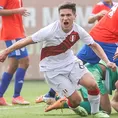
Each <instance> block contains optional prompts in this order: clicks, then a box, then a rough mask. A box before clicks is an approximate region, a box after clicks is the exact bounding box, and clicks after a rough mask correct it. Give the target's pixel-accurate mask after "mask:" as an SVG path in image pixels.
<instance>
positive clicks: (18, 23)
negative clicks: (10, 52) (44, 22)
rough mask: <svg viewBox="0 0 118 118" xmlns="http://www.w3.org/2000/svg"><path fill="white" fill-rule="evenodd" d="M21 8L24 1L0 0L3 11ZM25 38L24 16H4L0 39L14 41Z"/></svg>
mask: <svg viewBox="0 0 118 118" xmlns="http://www.w3.org/2000/svg"><path fill="white" fill-rule="evenodd" d="M20 7H22V0H0V8H2V9H16V8H20ZM23 37H25V35H24V28H23V21H22V16H21V15H20V14H13V15H9V16H2V28H1V38H0V39H1V40H13V39H16V38H23Z"/></svg>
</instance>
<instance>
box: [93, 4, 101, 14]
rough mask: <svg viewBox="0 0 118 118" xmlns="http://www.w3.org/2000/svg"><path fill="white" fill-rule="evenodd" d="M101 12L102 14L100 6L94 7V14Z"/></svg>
mask: <svg viewBox="0 0 118 118" xmlns="http://www.w3.org/2000/svg"><path fill="white" fill-rule="evenodd" d="M99 12H100V6H99V5H95V6H94V7H93V10H92V14H97V13H99Z"/></svg>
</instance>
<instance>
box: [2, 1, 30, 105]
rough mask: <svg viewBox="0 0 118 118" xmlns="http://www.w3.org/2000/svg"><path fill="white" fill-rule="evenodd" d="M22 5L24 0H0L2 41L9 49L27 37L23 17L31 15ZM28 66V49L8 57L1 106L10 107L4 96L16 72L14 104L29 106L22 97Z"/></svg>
mask: <svg viewBox="0 0 118 118" xmlns="http://www.w3.org/2000/svg"><path fill="white" fill-rule="evenodd" d="M22 4H23V3H22V0H0V16H1V17H2V28H1V37H0V39H1V40H2V41H4V42H5V44H6V46H7V47H9V46H11V45H13V44H14V43H16V42H17V41H18V40H20V39H21V38H24V37H25V32H24V27H23V21H22V16H27V15H29V13H28V11H27V9H26V8H23V7H22ZM28 66H29V58H28V53H27V49H26V48H21V49H18V50H15V51H13V52H11V53H10V54H9V55H8V66H7V68H6V70H5V72H4V73H3V75H2V78H1V84H0V105H2V106H6V105H9V104H8V103H7V102H6V100H5V98H4V97H3V95H4V93H5V91H6V90H7V88H8V86H9V83H10V81H11V79H12V77H13V75H14V73H15V72H16V75H15V87H14V95H13V98H12V104H21V105H24V104H25V105H28V104H29V102H28V101H25V100H24V98H23V97H22V96H21V95H20V92H21V89H22V86H23V83H24V77H25V73H26V70H27V68H28Z"/></svg>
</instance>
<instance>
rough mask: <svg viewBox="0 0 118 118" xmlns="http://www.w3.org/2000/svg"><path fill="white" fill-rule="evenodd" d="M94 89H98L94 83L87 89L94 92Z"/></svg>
mask: <svg viewBox="0 0 118 118" xmlns="http://www.w3.org/2000/svg"><path fill="white" fill-rule="evenodd" d="M96 89H98V86H97V83H96V82H92V83H91V85H90V86H89V87H88V90H96Z"/></svg>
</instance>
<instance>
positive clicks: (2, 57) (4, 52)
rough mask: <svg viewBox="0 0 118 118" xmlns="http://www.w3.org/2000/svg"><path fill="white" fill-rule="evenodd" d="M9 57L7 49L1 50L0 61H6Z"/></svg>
mask: <svg viewBox="0 0 118 118" xmlns="http://www.w3.org/2000/svg"><path fill="white" fill-rule="evenodd" d="M6 58H7V54H6V51H5V50H2V51H0V62H4V61H5V59H6Z"/></svg>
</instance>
